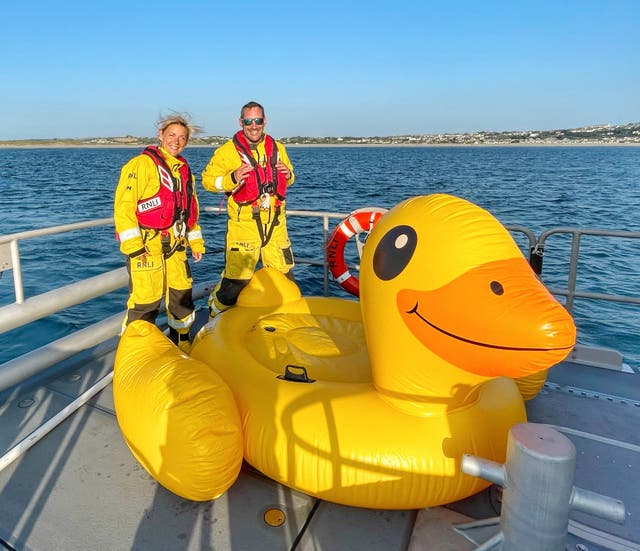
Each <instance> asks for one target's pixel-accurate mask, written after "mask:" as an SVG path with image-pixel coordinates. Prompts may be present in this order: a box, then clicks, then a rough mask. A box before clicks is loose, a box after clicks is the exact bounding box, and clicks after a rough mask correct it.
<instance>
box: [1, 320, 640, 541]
mask: <svg viewBox="0 0 640 551" xmlns="http://www.w3.org/2000/svg"><path fill="white" fill-rule="evenodd" d="M199 316H200V318H201V317H202V313H200V314H199ZM116 345H117V339H111V340H110V341H107V342H105V343H103V344H102V345H99V346H98V347H95V348H93V349H91V350H90V351H88V352H85V353H82V354H80V355H77V356H75V357H73V358H70V359H68V360H65V361H64V362H62V363H60V364H59V365H57V366H56V367H55V369H54V370H53V371H52V370H49V371H48V372H47V376H46V377H41V380H40V381H39V382H38V383H37V384H36V385H35V386H34V385H33V384H32V385H31V386H26V385H22V386H21V387H16V388H14V389H13V390H11V392H10V393H8V394H7V393H5V395H4V399H3V400H2V401H1V402H0V453H2V454H4V453H6V452H7V451H8V450H10V449H11V448H12V447H13V446H15V445H16V444H17V443H18V442H20V441H22V440H23V439H25V438H27V437H29V435H30V434H31V433H32V432H33V431H34V430H36V429H37V428H38V427H39V426H41V425H42V424H43V423H44V422H45V421H47V420H48V419H51V418H52V417H53V416H54V415H56V414H57V413H58V412H60V411H62V410H63V409H64V408H65V407H66V406H68V405H69V404H70V403H71V402H73V401H74V400H75V399H76V398H77V397H78V396H80V395H81V394H82V393H83V392H84V391H85V390H86V389H87V388H89V387H91V386H92V385H93V384H95V383H96V382H97V381H99V380H100V379H102V378H103V377H105V376H107V375H108V374H109V373H110V371H111V370H112V366H113V360H114V355H115V347H116ZM2 397H3V396H1V395H0V398H2ZM527 409H528V413H529V420H530V421H532V422H536V423H546V424H550V425H552V426H554V427H555V428H556V429H557V430H559V431H560V432H562V433H563V434H565V435H566V436H567V437H568V438H569V439H570V440H571V441H572V442H573V443H574V444H575V446H576V448H577V471H576V480H575V483H576V485H577V486H580V487H581V488H583V489H585V490H591V491H593V492H597V493H600V494H603V495H606V496H610V497H614V498H618V499H621V500H622V501H623V502H624V504H625V506H626V515H627V518H626V522H625V523H624V524H622V525H619V524H616V523H613V522H610V521H606V520H602V519H598V518H595V517H593V516H589V515H586V514H584V513H578V512H574V513H572V515H571V519H572V520H571V523H570V534H569V535H568V537H567V545H568V547H567V549H581V547H577V545H578V544H582V545H584V546H585V547H582V549H589V550H590V551H593V550H597V549H616V550H622V549H624V550H631V549H637V550H640V521H639V520H640V382H639V378H638V377H637V374H636V375H634V374H632V373H624V372H622V371H614V370H611V369H604V368H599V367H592V366H585V365H581V364H579V363H576V362H575V361H572V362H564V363H562V364H560V365H559V366H556V367H554V368H553V369H552V370H551V371H550V376H549V380H548V382H547V383H546V385H545V387H544V389H543V390H542V391H541V392H540V394H539V395H538V396H537V397H536V398H534V399H533V400H532V401H530V402H529V403H528V405H527ZM499 510H500V491H499V488H498V487H496V486H492V487H491V488H489V489H488V490H486V491H484V492H482V493H480V494H478V495H476V496H473V497H471V498H469V499H467V500H464V501H462V502H458V503H454V504H451V505H449V506H447V507H437V508H433V509H429V510H421V511H380V510H368V509H359V508H353V507H345V506H340V505H335V504H332V503H328V502H323V501H319V500H317V499H315V498H312V497H309V496H306V495H304V494H301V493H299V492H296V491H294V490H291V489H289V488H286V487H284V486H282V485H280V484H277V483H275V482H273V481H271V480H269V479H267V478H265V477H264V476H262V475H261V474H260V473H258V472H256V471H255V470H253V469H252V468H251V467H250V466H248V465H245V466H244V467H243V469H242V471H241V474H240V477H239V478H238V480H237V481H236V483H235V484H234V485H233V486H232V487H231V489H230V490H229V491H228V492H227V493H225V494H224V495H223V496H221V497H220V498H219V499H217V500H215V501H211V502H203V503H197V502H192V501H188V500H185V499H182V498H180V497H178V496H176V495H174V494H172V493H171V492H169V491H167V490H165V489H164V488H162V487H161V486H160V485H159V484H158V483H157V482H156V481H155V480H153V479H152V478H151V477H150V476H149V475H148V474H147V473H146V471H145V470H144V469H143V468H142V467H141V466H140V465H139V464H138V463H137V461H136V460H135V459H134V457H133V456H132V454H131V452H130V451H129V449H128V448H127V446H126V444H125V442H124V440H123V438H122V435H121V433H120V429H119V427H118V424H117V421H116V417H115V413H114V405H113V395H112V387H111V385H110V384H109V385H107V386H106V387H105V388H104V390H102V391H101V392H100V393H99V394H98V395H96V396H95V397H94V398H92V399H91V400H90V401H89V402H88V403H87V404H85V405H83V406H82V407H80V409H79V410H78V411H77V413H75V414H73V415H71V416H70V417H68V418H67V419H66V420H64V421H63V422H62V423H61V424H59V425H58V426H57V427H56V428H55V429H54V430H52V431H51V432H50V433H48V434H47V435H46V436H45V437H44V438H43V439H42V440H40V441H38V442H37V443H35V444H34V445H33V447H32V448H30V449H29V450H27V451H26V453H24V454H23V455H21V456H20V457H19V458H17V459H15V460H14V461H12V462H10V463H9V464H8V465H7V466H6V468H4V469H3V470H1V471H0V548H2V547H3V546H4V547H5V548H6V549H11V550H34V551H56V550H65V551H69V550H75V549H78V550H79V549H82V550H93V549H96V550H100V549H109V550H111V551H117V550H143V549H144V550H149V549H153V550H154V551H161V550H176V549H181V550H182V549H184V550H204V549H207V550H210V549H211V550H253V549H258V548H261V549H265V550H292V549H297V550H302V551H311V550H314V551H318V550H332V551H333V550H338V549H339V550H372V551H378V550H380V551H382V550H385V551H388V550H396V549H397V550H400V549H411V550H413V551H417V550H420V549H456V550H457V549H473V548H474V547H475V546H474V544H473V543H472V541H475V542H476V543H478V542H482V541H485V540H486V539H488V538H489V537H490V536H491V535H492V533H495V532H496V531H497V527H496V526H495V525H491V524H490V523H488V524H487V526H480V527H478V528H474V529H473V530H467V531H466V533H462V532H464V531H463V530H460V529H458V530H456V529H455V524H457V523H468V522H469V521H470V520H473V519H486V518H491V517H495V516H496V515H498V514H499ZM269 512H270V513H269ZM270 515H273V517H271V518H275V519H276V520H279V521H282V524H280V525H279V526H270V525H269V524H268V523H267V522H266V521H265V518H267V519H268V518H270ZM276 524H277V522H276Z"/></svg>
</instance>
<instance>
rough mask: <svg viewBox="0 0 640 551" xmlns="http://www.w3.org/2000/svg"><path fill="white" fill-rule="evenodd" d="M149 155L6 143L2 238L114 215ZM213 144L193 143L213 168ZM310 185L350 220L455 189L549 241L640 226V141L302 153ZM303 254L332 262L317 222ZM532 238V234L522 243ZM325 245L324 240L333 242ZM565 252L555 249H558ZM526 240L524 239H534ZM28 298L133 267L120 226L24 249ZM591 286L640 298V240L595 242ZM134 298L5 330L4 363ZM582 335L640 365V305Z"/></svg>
mask: <svg viewBox="0 0 640 551" xmlns="http://www.w3.org/2000/svg"><path fill="white" fill-rule="evenodd" d="M139 151H140V148H135V149H128V148H123V149H108V148H106V149H0V188H1V189H2V207H3V213H4V216H3V217H2V219H1V220H0V234H7V233H13V232H17V231H22V230H27V229H33V228H40V227H43V226H47V225H54V224H64V223H69V222H75V221H79V220H87V219H91V218H104V217H110V216H111V215H112V201H113V192H114V189H115V185H116V182H117V180H118V176H119V171H120V167H121V166H122V165H123V164H124V163H125V162H126V161H127V160H128V159H129V158H131V157H132V156H134V155H135V154H137V153H139ZM211 152H212V151H211V149H209V148H191V149H187V150H186V152H185V156H186V157H187V159H188V160H189V161H190V163H191V165H192V168H193V169H194V172H196V173H198V174H199V173H200V172H201V171H202V169H203V168H204V166H205V164H206V163H207V161H208V159H209V157H210V155H211ZM289 155H290V157H291V160H292V162H293V163H294V166H295V171H296V175H297V181H296V184H295V185H294V186H293V187H292V188H291V189H290V193H289V197H288V205H289V208H290V209H304V210H326V211H334V212H349V211H351V210H354V209H357V208H362V207H365V206H381V207H391V206H393V205H394V204H396V203H397V202H399V201H400V200H402V199H404V198H407V197H410V196H413V195H421V194H429V193H436V192H444V193H451V194H454V195H458V196H460V197H464V198H465V199H468V200H470V201H472V202H474V203H476V204H478V205H479V206H481V207H484V208H486V209H488V210H489V211H490V212H492V213H493V214H494V215H495V216H496V217H497V218H498V219H499V220H500V221H501V222H502V223H503V224H505V225H515V224H518V225H523V226H526V227H528V228H529V229H531V230H532V231H533V232H534V233H535V234H536V235H538V234H539V233H541V232H542V231H543V230H545V229H549V228H552V227H557V226H574V227H590V228H601V229H616V230H633V231H640V220H639V218H638V212H640V148H638V147H566V148H564V147H548V148H547V147H532V148H527V147H480V148H473V147H470V148H459V147H451V148H449V147H434V148H430V147H425V148H410V147H400V148H376V147H362V148H360V147H354V148H351V147H343V148H340V147H291V148H289ZM199 197H200V202H201V204H202V205H205V206H216V207H217V206H218V205H219V204H220V202H221V198H222V196H221V195H219V194H211V193H207V192H205V191H204V190H202V189H201V188H200V190H199ZM224 221H225V215H224V213H223V214H222V215H220V216H216V215H208V216H206V217H205V218H204V219H203V220H202V225H203V229H204V232H205V238H206V239H207V245H208V250H209V251H214V250H216V249H220V248H221V247H222V245H223V240H224V233H223V227H224V226H223V225H224ZM290 224H291V227H290V232H291V237H292V241H293V246H294V251H295V253H296V254H297V255H298V256H303V257H314V258H318V257H319V256H320V254H321V251H322V242H321V240H320V241H318V240H317V239H313V238H312V237H311V233H312V232H311V229H310V223H309V222H300V223H299V224H296V225H294V224H293V222H290ZM516 238H517V240H518V242H519V243H520V238H519V237H518V236H517V237H516ZM320 239H321V237H320ZM552 244H553V245H554V246H552ZM521 245H523V246H524V243H521ZM567 246H568V243H567V242H566V240H563V239H562V238H556V240H555V241H553V242H552V241H550V242H549V243H548V245H547V249H546V251H545V260H544V270H543V279H544V281H545V283H547V284H548V285H550V286H552V287H564V286H566V263H563V261H562V255H566V254H568V253H567ZM20 247H21V252H22V253H23V257H22V258H23V260H22V263H23V266H22V267H23V278H24V285H25V296H26V297H30V296H33V295H35V294H37V293H40V292H43V291H46V290H49V289H51V288H54V287H56V286H59V285H61V284H63V283H64V284H66V283H70V282H72V281H75V280H77V279H81V278H84V277H87V276H90V275H96V274H99V273H102V272H103V271H105V270H107V269H113V268H117V267H120V266H122V265H123V259H122V256H121V255H120V254H119V252H118V249H117V244H116V242H115V240H114V235H113V228H112V227H108V228H97V229H94V230H91V231H89V232H83V233H71V234H68V235H63V236H59V237H57V238H45V239H39V240H34V241H31V242H24V243H22V244H21V245H20ZM582 249H583V250H584V251H585V253H586V254H585V261H584V262H582V263H581V265H580V267H579V274H578V288H579V289H581V290H585V291H592V292H607V293H615V294H621V295H633V296H636V297H637V296H640V241H638V240H628V241H617V242H613V241H611V240H609V239H606V238H589V239H587V238H585V239H584V241H583V244H582ZM193 268H194V275H195V278H196V279H197V280H198V281H211V280H214V279H216V277H217V275H218V273H219V271H220V263H219V255H213V254H211V255H207V256H206V258H205V260H204V261H203V262H201V263H199V264H197V265H193ZM296 275H297V277H298V280H299V282H300V284H301V287H302V288H303V290H304V291H305V292H306V293H308V294H317V293H320V292H321V289H322V288H321V285H320V283H319V282H318V280H317V273H314V272H313V271H312V269H311V268H309V267H305V266H299V267H298V268H297V269H296ZM13 292H14V291H13V280H12V275H11V272H5V273H4V274H3V277H2V278H1V279H0V305H4V304H8V303H10V302H13V300H14V295H13ZM125 300H126V291H125V290H122V291H119V292H116V293H112V294H111V295H109V296H108V297H104V298H101V299H96V300H95V301H93V303H92V304H91V306H90V307H89V308H87V307H75V308H72V309H69V310H67V311H65V312H62V313H60V314H57V315H55V316H51V317H50V318H48V319H46V320H43V321H42V322H40V323H38V324H37V325H36V326H32V327H29V328H28V329H27V328H22V329H19V330H16V331H12V332H10V333H6V334H4V335H0V362H3V361H6V360H7V359H9V358H11V357H14V356H15V355H17V354H20V353H23V352H25V351H27V350H29V349H31V348H32V347H34V346H40V345H42V344H44V343H46V342H48V341H50V340H53V339H54V338H58V337H60V336H63V335H65V334H68V333H69V332H70V331H71V330H72V329H75V328H78V327H84V326H86V325H87V324H89V323H92V322H94V321H97V320H98V319H100V318H102V317H104V316H105V315H110V314H113V313H116V312H120V311H122V310H123V308H124V301H125ZM574 315H575V318H576V322H577V325H578V340H579V342H582V343H585V344H597V345H599V346H605V347H610V348H615V349H618V350H620V351H621V352H623V353H624V355H625V361H626V362H627V363H629V364H630V365H631V366H632V367H634V368H636V369H637V368H640V342H638V341H640V339H638V333H639V332H640V329H639V328H640V308H639V307H637V306H629V305H621V304H612V305H606V304H602V303H600V302H596V301H585V300H583V301H577V303H576V307H575V311H574Z"/></svg>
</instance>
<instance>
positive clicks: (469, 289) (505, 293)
mask: <svg viewBox="0 0 640 551" xmlns="http://www.w3.org/2000/svg"><path fill="white" fill-rule="evenodd" d="M397 306H398V309H399V312H400V316H401V317H402V319H403V321H404V323H405V324H406V326H407V327H408V329H409V330H410V331H411V333H412V334H413V335H414V336H415V337H416V338H417V339H418V340H419V341H420V342H421V343H422V344H423V345H424V346H425V347H427V348H428V349H429V350H431V351H432V352H434V353H436V354H438V355H439V356H440V357H441V358H443V359H444V360H445V361H447V362H449V363H452V364H454V365H456V366H458V367H460V368H462V369H464V370H466V371H469V372H471V373H476V374H478V375H485V376H488V377H495V376H500V375H505V376H509V377H514V378H516V377H522V376H525V375H529V374H531V373H536V372H538V371H540V370H543V369H547V368H549V367H551V366H552V365H555V364H556V363H558V362H560V361H561V360H563V359H564V358H565V357H566V356H567V355H568V354H569V352H570V351H571V349H572V348H573V346H574V344H575V339H576V328H575V325H574V323H573V319H572V318H571V316H570V315H569V313H568V312H567V311H566V309H565V308H564V307H563V306H562V305H561V304H560V303H558V301H557V300H556V299H555V298H554V297H553V296H552V295H551V294H550V293H549V291H547V289H546V288H545V287H544V285H543V284H542V283H541V282H540V281H539V280H538V278H537V277H536V276H535V274H534V272H533V271H532V270H531V268H530V267H529V265H528V264H527V262H526V260H525V259H524V258H512V259H508V260H498V261H494V262H489V263H487V264H483V265H480V266H477V267H475V268H473V269H471V270H469V271H468V272H466V273H465V274H463V275H462V276H460V277H458V278H457V279H455V280H453V281H452V282H450V283H448V284H447V285H445V286H443V287H441V288H439V289H435V290H433V291H418V290H413V289H403V290H401V291H400V292H399V293H398V295H397Z"/></svg>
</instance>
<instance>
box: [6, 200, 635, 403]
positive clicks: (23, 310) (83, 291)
mask: <svg viewBox="0 0 640 551" xmlns="http://www.w3.org/2000/svg"><path fill="white" fill-rule="evenodd" d="M213 212H219V209H217V208H213V207H207V208H205V209H203V214H211V213H213ZM287 215H288V217H289V218H290V219H291V220H292V221H293V220H295V219H296V218H315V219H319V220H320V222H321V223H322V233H323V239H322V243H323V244H324V243H326V242H327V239H328V236H329V231H330V221H331V220H335V219H337V220H342V219H344V218H345V217H347V216H348V213H338V212H323V211H300V210H289V211H288V212H287ZM110 225H113V219H112V218H101V219H95V220H88V221H84V222H78V223H73V224H65V225H59V226H52V227H47V228H42V229H36V230H29V231H24V232H19V233H14V234H10V235H5V236H0V275H2V272H4V271H7V270H12V271H13V283H14V294H15V302H14V303H13V304H8V305H5V306H2V307H0V334H2V333H5V332H7V331H9V330H12V329H16V328H18V327H21V326H23V325H26V324H28V323H31V322H33V321H36V320H39V319H42V318H44V317H46V316H49V315H51V314H55V313H57V312H60V311H62V310H64V309H66V308H69V307H71V306H75V305H78V304H83V303H85V302H87V301H89V300H91V299H93V298H97V297H100V296H103V295H105V294H107V293H109V292H112V291H115V290H118V289H121V288H123V287H125V286H126V285H127V281H128V279H127V274H126V270H125V269H124V268H118V269H116V270H111V271H108V272H105V273H103V274H100V275H97V276H95V277H90V278H86V279H84V280H81V281H77V282H75V283H71V284H69V285H65V286H62V287H59V288H57V289H54V290H51V291H48V292H45V293H42V294H39V295H36V296H33V297H28V298H25V296H24V288H23V281H22V266H21V262H20V248H19V244H20V242H22V241H25V240H30V239H39V238H42V237H45V236H51V235H56V234H61V233H66V232H75V231H80V230H83V229H87V228H95V227H99V226H110ZM506 227H507V229H509V230H510V231H511V232H512V233H521V234H524V236H525V238H526V239H527V240H528V245H529V262H530V264H531V266H532V268H533V269H534V271H536V273H538V274H541V273H542V258H543V254H544V248H545V245H546V242H547V240H548V238H549V237H550V236H552V235H554V234H569V235H571V236H572V245H571V258H570V263H569V274H568V281H567V287H566V288H549V290H550V292H551V293H553V294H555V295H561V296H565V297H566V307H567V309H568V310H569V311H570V312H571V311H572V309H573V305H574V302H575V299H576V298H583V299H595V300H604V301H613V302H625V303H630V304H640V297H634V296H621V295H616V294H607V293H595V292H587V291H581V290H578V289H576V285H577V273H578V264H579V257H580V243H581V239H582V237H583V236H587V235H589V236H607V237H617V238H625V239H638V238H640V232H631V231H614V230H594V229H578V228H564V227H559V228H552V229H549V230H546V231H545V232H543V233H542V234H541V235H540V237H538V238H536V237H535V234H534V233H533V232H531V231H530V230H529V229H527V228H525V227H523V226H506ZM323 253H324V251H318V255H319V256H318V258H298V257H296V262H297V263H299V264H309V265H315V266H320V267H322V270H323V287H324V294H325V295H328V294H329V293H330V287H329V284H330V277H329V267H328V264H327V261H326V259H325V258H324V254H323ZM354 267H355V268H358V266H357V265H356V266H354ZM207 292H208V288H207V287H206V285H203V284H199V285H194V296H195V297H196V298H200V297H202V296H204V295H205V294H206V293H207ZM123 306H124V305H123ZM121 319H122V317H121V314H117V315H115V316H111V317H110V318H107V319H105V320H102V321H100V322H98V323H95V324H93V325H91V326H89V327H86V328H84V329H80V330H78V331H76V332H75V333H73V334H72V335H68V336H67V337H63V338H62V339H59V340H58V341H55V342H53V343H50V344H47V345H45V346H43V347H41V348H39V349H37V350H34V351H31V352H29V353H27V354H25V355H23V356H20V357H19V358H15V359H12V360H10V361H8V362H5V363H4V364H2V365H0V392H1V391H3V390H5V389H7V388H9V387H10V386H13V385H15V384H17V383H18V382H20V381H21V380H24V379H26V378H27V377H29V376H31V375H33V374H35V373H37V372H39V371H42V370H44V369H47V368H48V367H50V366H52V365H55V363H57V362H60V361H62V360H64V359H66V358H68V357H70V356H72V355H74V354H76V353H78V352H81V351H83V350H86V349H88V348H90V347H92V346H95V345H97V344H100V343H101V342H104V341H106V340H108V339H109V338H112V337H115V336H117V335H118V333H119V331H120V320H121Z"/></svg>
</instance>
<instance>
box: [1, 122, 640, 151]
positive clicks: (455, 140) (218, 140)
mask: <svg viewBox="0 0 640 551" xmlns="http://www.w3.org/2000/svg"><path fill="white" fill-rule="evenodd" d="M229 138H230V136H207V137H196V138H192V139H191V141H190V143H189V147H217V146H219V145H221V144H223V143H224V142H226V141H227V140H229ZM278 139H279V140H280V141H281V142H282V143H283V144H285V145H286V146H287V147H296V146H299V147H309V146H314V147H333V146H349V147H363V146H371V147H393V146H396V147H397V146H401V147H407V146H415V147H425V146H426V147H433V146H514V145H515V146H557V145H559V146H571V145H581V146H600V145H640V122H638V123H629V124H624V125H601V126H587V127H581V128H571V129H562V130H527V131H509V132H491V131H481V132H470V133H464V134H408V135H400V136H369V137H354V136H341V137H306V136H293V137H278ZM156 143H157V141H156V139H155V138H151V137H146V136H143V137H140V136H118V137H97V138H52V139H31V140H0V148H11V147H14V148H45V147H47V148H54V147H57V148H65V147H85V148H90V147H91V148H100V147H122V148H124V147H144V146H146V145H153V144H156Z"/></svg>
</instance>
